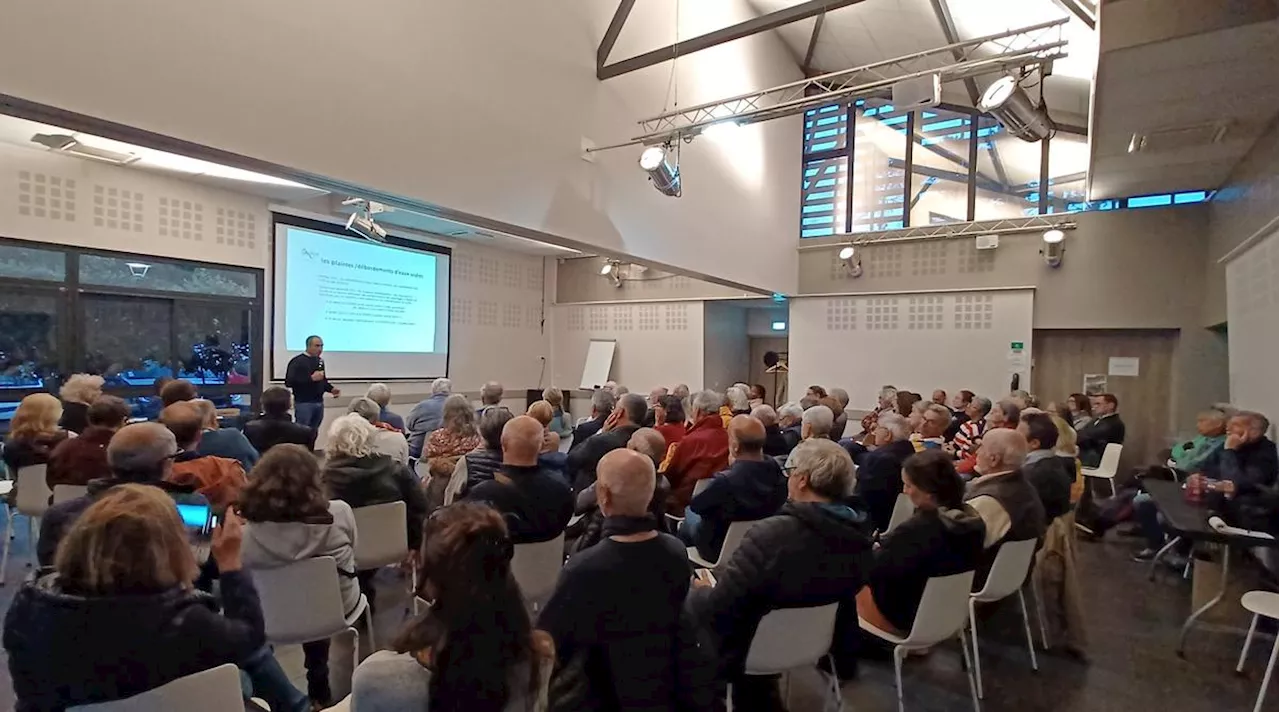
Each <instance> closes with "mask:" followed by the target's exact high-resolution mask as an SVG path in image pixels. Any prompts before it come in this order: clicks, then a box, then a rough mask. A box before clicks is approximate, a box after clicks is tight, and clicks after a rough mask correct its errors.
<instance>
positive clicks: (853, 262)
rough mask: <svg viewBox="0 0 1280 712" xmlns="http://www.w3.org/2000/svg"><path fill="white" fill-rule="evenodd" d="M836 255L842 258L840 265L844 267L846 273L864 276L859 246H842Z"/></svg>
mask: <svg viewBox="0 0 1280 712" xmlns="http://www.w3.org/2000/svg"><path fill="white" fill-rule="evenodd" d="M836 256H837V257H839V258H840V265H841V266H842V267H843V268H844V271H845V274H847V275H849V276H850V277H855V278H856V277H861V276H862V256H861V255H859V254H858V248H856V247H854V246H853V245H845V246H844V247H842V248H840V252H839V253H837V254H836Z"/></svg>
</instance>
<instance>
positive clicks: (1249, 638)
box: [1236, 613, 1258, 672]
mask: <svg viewBox="0 0 1280 712" xmlns="http://www.w3.org/2000/svg"><path fill="white" fill-rule="evenodd" d="M1257 628H1258V614H1257V613H1254V614H1253V619H1252V620H1250V621H1249V632H1248V633H1246V634H1245V636H1244V645H1243V646H1242V647H1241V648H1240V659H1239V660H1237V661H1236V672H1244V658H1245V656H1246V655H1248V654H1249V643H1251V642H1253V631H1255V630H1257Z"/></svg>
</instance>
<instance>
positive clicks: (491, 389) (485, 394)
mask: <svg viewBox="0 0 1280 712" xmlns="http://www.w3.org/2000/svg"><path fill="white" fill-rule="evenodd" d="M502 393H503V388H502V384H501V383H498V382H497V381H489V382H488V383H486V384H484V385H483V386H480V407H479V408H477V409H476V415H477V416H479V415H480V411H482V410H484V409H485V408H488V407H489V406H494V405H502Z"/></svg>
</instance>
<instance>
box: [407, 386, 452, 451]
mask: <svg viewBox="0 0 1280 712" xmlns="http://www.w3.org/2000/svg"><path fill="white" fill-rule="evenodd" d="M451 395H453V382H452V381H450V380H449V379H447V378H437V379H436V380H434V381H432V382H431V395H430V396H428V397H427V399H426V400H423V401H421V402H420V403H418V404H417V405H415V406H414V407H413V410H411V411H409V417H408V418H406V419H405V423H404V424H405V427H407V428H408V429H409V457H422V444H423V443H425V442H426V441H427V436H428V435H430V434H431V432H432V431H433V430H437V429H439V428H440V423H441V421H442V420H443V418H444V402H445V400H447V399H448V398H449V396H451Z"/></svg>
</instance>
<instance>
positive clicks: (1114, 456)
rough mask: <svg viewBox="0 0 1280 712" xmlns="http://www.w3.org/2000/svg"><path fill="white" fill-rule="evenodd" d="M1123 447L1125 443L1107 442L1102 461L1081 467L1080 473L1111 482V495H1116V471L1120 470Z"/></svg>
mask: <svg viewBox="0 0 1280 712" xmlns="http://www.w3.org/2000/svg"><path fill="white" fill-rule="evenodd" d="M1123 449H1124V446H1123V445H1118V444H1116V443H1107V447H1106V449H1105V450H1103V451H1102V462H1099V463H1098V466H1097V467H1082V468H1080V474H1082V475H1084V476H1085V477H1098V478H1100V479H1104V480H1106V481H1108V482H1110V483H1111V496H1112V497H1114V496H1116V473H1117V472H1119V471H1120V452H1121V451H1122V450H1123Z"/></svg>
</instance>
